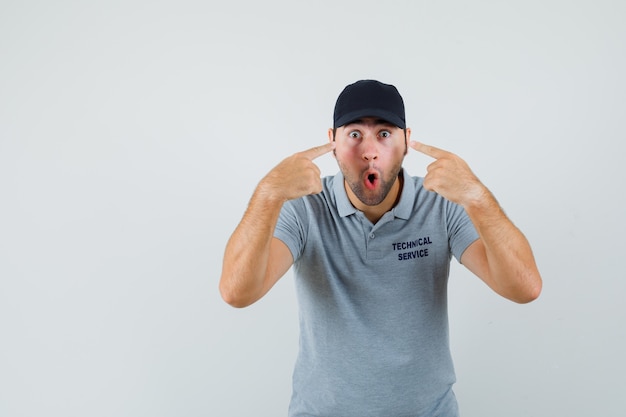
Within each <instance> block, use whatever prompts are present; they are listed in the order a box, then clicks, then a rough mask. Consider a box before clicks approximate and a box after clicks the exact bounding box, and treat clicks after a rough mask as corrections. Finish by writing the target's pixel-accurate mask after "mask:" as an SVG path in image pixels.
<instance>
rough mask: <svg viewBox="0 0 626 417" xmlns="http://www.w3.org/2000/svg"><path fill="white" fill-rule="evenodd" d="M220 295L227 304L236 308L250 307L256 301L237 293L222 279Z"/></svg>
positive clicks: (239, 292)
mask: <svg viewBox="0 0 626 417" xmlns="http://www.w3.org/2000/svg"><path fill="white" fill-rule="evenodd" d="M219 290H220V295H221V296H222V300H224V301H225V302H226V304H228V305H230V306H231V307H235V308H244V307H248V306H249V305H250V304H252V303H254V300H253V299H251V298H250V297H246V296H245V295H244V294H242V293H241V291H237V290H236V289H234V288H232V287H231V286H229V285H227V284H225V281H224V280H223V279H222V281H220V286H219Z"/></svg>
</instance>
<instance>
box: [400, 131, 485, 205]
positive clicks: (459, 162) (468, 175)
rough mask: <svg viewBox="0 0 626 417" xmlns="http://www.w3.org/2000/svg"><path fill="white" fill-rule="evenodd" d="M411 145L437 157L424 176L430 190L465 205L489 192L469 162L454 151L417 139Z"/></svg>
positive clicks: (476, 200) (417, 149)
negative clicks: (417, 140)
mask: <svg viewBox="0 0 626 417" xmlns="http://www.w3.org/2000/svg"><path fill="white" fill-rule="evenodd" d="M409 146H411V148H413V149H415V150H416V151H418V152H421V153H423V154H425V155H428V156H430V157H432V158H435V162H433V163H431V164H430V165H428V167H427V173H426V176H425V177H424V188H426V189H427V190H428V191H434V192H436V193H437V194H439V195H441V196H442V197H444V198H446V199H447V200H450V201H452V202H453V203H457V204H459V205H461V206H463V207H467V206H468V205H470V204H472V203H475V202H478V201H480V200H482V199H483V198H484V197H485V196H486V194H488V193H489V192H488V191H487V189H486V188H485V186H484V185H483V184H482V183H481V182H480V180H479V179H478V177H476V175H474V173H473V172H472V170H471V169H470V167H469V166H468V165H467V163H466V162H465V161H464V160H463V159H461V158H460V157H458V156H457V155H455V154H453V153H452V152H448V151H444V150H443V149H439V148H436V147H434V146H431V145H425V144H423V143H421V142H416V141H411V142H410V144H409Z"/></svg>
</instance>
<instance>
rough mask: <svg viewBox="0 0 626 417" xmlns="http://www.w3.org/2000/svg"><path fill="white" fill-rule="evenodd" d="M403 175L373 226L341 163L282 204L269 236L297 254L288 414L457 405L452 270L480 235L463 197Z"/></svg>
mask: <svg viewBox="0 0 626 417" xmlns="http://www.w3.org/2000/svg"><path fill="white" fill-rule="evenodd" d="M401 175H403V177H404V179H405V181H404V185H403V188H402V194H401V197H400V201H399V202H398V204H397V206H396V207H394V208H393V209H392V210H391V211H389V212H387V213H386V214H385V215H384V216H383V217H382V218H381V219H380V220H379V221H378V222H377V223H376V224H372V223H371V222H370V221H369V220H368V219H367V218H366V217H365V215H364V214H363V213H362V212H360V211H358V210H356V209H355V208H354V206H352V204H351V203H350V201H349V200H348V196H347V194H346V191H345V188H344V180H343V176H342V174H341V173H339V174H337V175H335V176H334V177H325V178H323V179H322V182H323V191H322V192H321V193H320V194H316V195H311V196H306V197H303V198H300V199H297V200H292V201H289V202H287V203H285V205H284V206H283V209H282V212H281V215H280V218H279V221H278V224H277V226H276V230H275V236H276V237H277V238H279V239H280V240H282V241H283V242H285V244H286V245H287V246H288V247H289V249H290V250H291V253H292V255H293V258H294V272H295V280H296V290H297V296H298V304H299V309H300V350H299V354H298V358H297V362H296V365H295V370H294V375H293V393H292V399H291V404H290V407H289V415H290V416H292V417H295V416H328V417H330V416H341V417H350V416H358V417H366V416H383V415H384V416H418V415H419V416H435V415H436V416H446V417H448V416H456V415H457V406H456V400H455V399H454V394H453V392H452V389H451V387H452V384H453V383H454V382H455V375H454V368H453V364H452V358H451V356H450V348H449V340H448V314H447V282H448V273H449V267H450V260H451V257H452V256H454V257H455V258H456V259H457V260H460V259H461V255H462V254H463V251H464V250H465V249H466V248H467V247H468V246H469V245H470V244H471V243H472V242H473V241H475V240H476V239H477V238H478V235H477V233H476V231H475V229H474V227H473V225H472V223H471V221H470V220H469V218H468V216H467V214H466V213H465V211H464V210H463V208H462V207H460V206H458V205H456V204H454V203H451V202H450V201H448V200H446V199H444V198H443V197H441V196H439V195H438V194H436V193H433V192H429V191H426V190H425V189H424V188H423V186H422V183H423V179H422V178H420V177H410V176H409V175H408V174H406V172H405V171H403V173H402V174H401Z"/></svg>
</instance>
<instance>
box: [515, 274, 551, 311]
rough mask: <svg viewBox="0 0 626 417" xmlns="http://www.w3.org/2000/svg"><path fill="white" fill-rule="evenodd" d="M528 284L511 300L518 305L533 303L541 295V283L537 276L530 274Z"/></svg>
mask: <svg viewBox="0 0 626 417" xmlns="http://www.w3.org/2000/svg"><path fill="white" fill-rule="evenodd" d="M528 281H529V283H528V284H527V285H526V286H525V288H524V290H523V291H520V292H518V293H517V294H516V296H515V297H512V298H511V299H512V300H513V301H515V302H516V303H519V304H528V303H530V302H532V301H535V300H536V299H537V298H539V296H540V295H541V290H542V287H543V283H542V280H541V277H540V276H539V274H538V273H537V274H532V276H531V277H530V278H529V279H528Z"/></svg>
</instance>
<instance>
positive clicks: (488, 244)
mask: <svg viewBox="0 0 626 417" xmlns="http://www.w3.org/2000/svg"><path fill="white" fill-rule="evenodd" d="M465 210H466V212H467V214H468V215H469V217H470V219H471V221H472V223H473V224H474V226H475V228H476V230H477V232H478V234H479V236H480V239H481V241H482V243H483V245H484V247H485V254H486V258H487V274H488V275H487V277H484V278H485V279H486V280H487V281H488V282H489V284H490V285H491V286H492V287H494V289H496V291H497V292H498V293H500V294H502V295H504V296H506V297H507V298H509V299H512V300H516V301H520V302H524V301H530V300H533V299H535V298H537V297H538V296H539V292H540V291H541V277H540V274H539V271H538V269H537V265H536V263H535V258H534V256H533V253H532V249H531V247H530V244H529V243H528V240H527V239H526V237H525V236H524V235H523V234H522V232H521V231H520V230H519V229H518V228H517V227H516V226H515V225H514V224H513V223H512V222H511V221H510V220H509V218H508V217H507V216H506V214H505V213H504V211H503V210H502V208H501V207H500V205H499V204H498V202H497V201H496V199H495V197H494V196H493V195H492V194H491V192H489V190H487V189H486V188H485V189H484V193H483V197H482V198H480V199H479V200H475V201H473V202H471V203H469V204H467V205H466V206H465Z"/></svg>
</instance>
